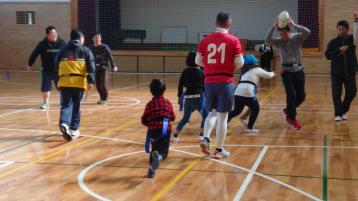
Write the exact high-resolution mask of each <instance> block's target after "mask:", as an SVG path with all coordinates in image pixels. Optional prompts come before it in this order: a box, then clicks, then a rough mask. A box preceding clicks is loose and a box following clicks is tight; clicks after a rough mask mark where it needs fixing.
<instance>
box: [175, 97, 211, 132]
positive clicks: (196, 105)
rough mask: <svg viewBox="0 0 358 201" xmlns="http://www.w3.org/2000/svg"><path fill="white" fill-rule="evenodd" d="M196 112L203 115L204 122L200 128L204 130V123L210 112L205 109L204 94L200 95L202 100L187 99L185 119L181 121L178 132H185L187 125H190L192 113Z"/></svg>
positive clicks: (202, 121) (185, 102)
mask: <svg viewBox="0 0 358 201" xmlns="http://www.w3.org/2000/svg"><path fill="white" fill-rule="evenodd" d="M195 110H198V112H199V113H200V114H201V117H202V120H201V125H200V128H204V122H205V119H206V117H207V116H208V111H207V110H206V108H205V98H204V94H201V95H200V98H186V99H185V101H184V115H183V118H182V119H181V120H180V122H179V123H178V126H177V130H178V131H181V130H183V128H184V126H185V124H186V123H188V121H189V119H190V116H191V113H192V112H194V111H195Z"/></svg>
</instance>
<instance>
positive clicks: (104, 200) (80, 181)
mask: <svg viewBox="0 0 358 201" xmlns="http://www.w3.org/2000/svg"><path fill="white" fill-rule="evenodd" d="M267 148H268V147H267ZM267 148H266V149H263V150H267ZM170 150H172V151H175V152H178V153H183V154H186V155H191V156H194V157H196V159H195V160H194V161H192V162H191V163H190V164H189V165H188V166H187V167H186V168H185V169H184V170H183V171H182V172H181V173H180V174H179V175H178V176H177V177H176V178H175V179H174V180H172V181H175V182H170V185H167V186H169V187H172V185H173V184H175V183H176V182H178V181H179V180H180V179H181V178H182V177H183V176H184V175H185V174H186V173H187V172H188V171H190V169H191V168H192V167H193V166H194V165H195V164H196V163H197V162H199V160H200V159H201V158H205V159H208V160H211V161H214V162H217V163H219V164H222V165H225V166H229V167H233V168H236V169H239V170H243V171H245V172H248V173H249V174H250V173H251V174H252V175H256V176H260V177H262V178H264V179H267V180H269V181H271V182H274V183H276V184H279V185H282V186H285V187H287V188H289V189H291V190H293V191H295V192H297V193H299V194H301V195H304V196H306V197H308V198H310V199H311V200H315V201H321V199H319V198H317V197H315V196H313V195H311V194H309V193H307V192H305V191H303V190H301V189H298V188H296V187H294V186H291V185H289V184H286V183H284V182H282V181H280V180H277V179H275V178H272V177H269V176H267V175H264V174H261V173H258V172H255V171H252V170H249V169H246V168H244V167H241V166H238V165H235V164H232V163H229V162H226V161H222V160H217V159H214V158H210V157H203V156H202V155H199V154H195V153H191V152H186V151H182V150H177V149H173V148H170ZM265 152H266V151H265ZM265 152H261V153H260V155H259V156H258V159H256V161H259V158H260V157H263V155H264V153H265ZM139 153H144V151H137V152H130V153H126V154H121V155H118V156H113V157H109V158H106V159H103V160H100V161H97V162H95V163H93V164H91V165H89V166H87V167H86V168H85V169H83V170H82V171H81V172H80V174H79V175H78V177H77V182H78V184H79V186H80V187H81V189H83V190H84V191H85V192H86V193H88V194H89V195H91V196H93V197H95V198H96V199H99V200H102V201H109V200H110V199H108V198H106V197H103V196H101V195H98V194H97V193H96V192H93V191H92V190H91V189H89V188H88V187H87V185H86V184H85V182H84V178H85V175H86V174H87V172H89V171H90V170H91V169H93V168H95V167H96V166H98V165H100V164H102V163H105V162H107V161H110V160H113V159H118V158H121V157H125V156H130V155H134V154H139ZM261 155H262V156H261ZM261 160H262V159H261ZM257 166H258V164H257ZM172 183H173V184H172ZM169 187H168V188H169ZM169 190H170V189H169ZM167 191H168V189H165V192H167ZM165 192H163V193H165ZM163 193H161V192H160V196H154V197H153V199H152V200H158V199H159V198H160V197H161V196H163V195H164V194H163ZM154 198H155V199H154Z"/></svg>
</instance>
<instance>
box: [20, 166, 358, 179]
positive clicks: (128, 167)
mask: <svg viewBox="0 0 358 201" xmlns="http://www.w3.org/2000/svg"><path fill="white" fill-rule="evenodd" d="M14 163H19V164H27V163H29V162H26V161H15V162H14ZM35 164H36V165H55V166H80V167H87V166H89V165H91V164H80V163H49V162H47V163H46V162H45V163H35ZM96 167H103V168H107V167H108V168H127V169H144V170H146V169H148V166H124V165H98V166H96ZM158 170H169V171H182V170H183V169H180V168H163V167H159V168H158ZM190 171H191V172H202V173H224V174H243V175H246V174H248V173H247V172H245V171H219V170H202V169H191V170H190ZM260 173H261V174H264V175H267V176H271V177H290V178H303V179H322V177H321V176H307V175H292V174H275V173H265V172H260ZM327 179H328V180H339V181H354V182H356V181H357V182H358V178H340V177H330V178H327Z"/></svg>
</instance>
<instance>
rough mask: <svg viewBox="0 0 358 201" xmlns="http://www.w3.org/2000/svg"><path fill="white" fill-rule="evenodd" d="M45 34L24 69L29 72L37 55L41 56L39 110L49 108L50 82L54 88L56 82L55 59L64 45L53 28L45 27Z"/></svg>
mask: <svg viewBox="0 0 358 201" xmlns="http://www.w3.org/2000/svg"><path fill="white" fill-rule="evenodd" d="M45 33H46V37H45V38H44V39H43V40H42V41H40V42H39V43H38V44H37V46H36V47H35V49H34V50H33V51H32V53H31V55H30V57H29V60H28V64H27V67H26V69H27V70H28V71H31V70H32V65H33V64H34V63H35V61H36V58H37V57H38V56H39V55H40V56H41V93H42V99H43V102H42V104H41V106H40V108H41V109H48V108H49V107H50V105H49V100H50V92H51V81H53V82H54V84H55V86H56V87H57V82H58V77H57V74H58V73H57V69H56V68H55V57H56V54H57V53H58V52H59V51H60V49H61V48H63V47H64V46H65V45H66V43H65V41H64V40H62V39H61V38H60V37H58V36H57V32H56V28H55V27H54V26H48V27H46V29H45Z"/></svg>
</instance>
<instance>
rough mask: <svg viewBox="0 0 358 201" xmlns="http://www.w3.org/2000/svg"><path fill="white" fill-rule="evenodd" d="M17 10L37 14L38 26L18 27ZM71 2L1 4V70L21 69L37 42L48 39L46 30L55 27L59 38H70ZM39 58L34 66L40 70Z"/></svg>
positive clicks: (21, 25)
mask: <svg viewBox="0 0 358 201" xmlns="http://www.w3.org/2000/svg"><path fill="white" fill-rule="evenodd" d="M16 11H35V24H33V25H24V24H16ZM70 11H71V7H70V2H56V3H1V2H0V18H1V20H0V69H22V70H24V69H25V67H26V65H27V59H28V57H29V56H30V54H31V52H32V50H33V48H35V46H36V45H37V43H38V42H39V41H40V40H42V39H43V38H44V37H45V28H46V27H47V26H49V25H54V26H55V27H56V29H57V32H58V35H59V36H60V37H61V38H63V39H64V40H68V39H69V33H70V30H71V12H70ZM40 64H41V63H40V57H39V58H38V59H37V61H36V63H35V64H34V69H35V70H36V69H39V66H40Z"/></svg>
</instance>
